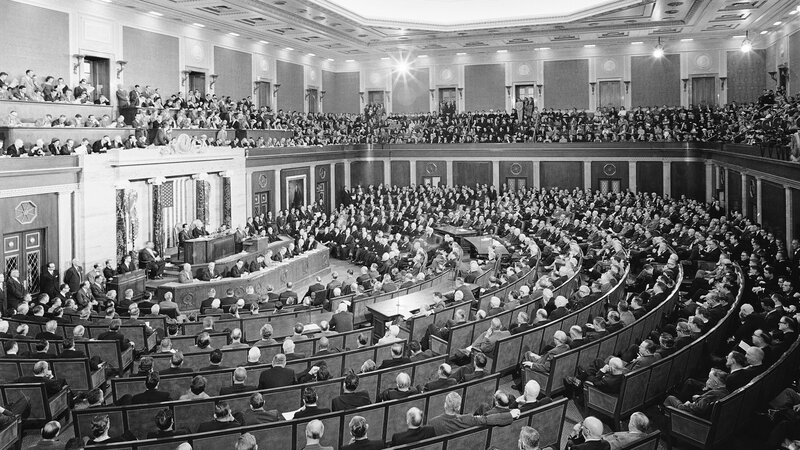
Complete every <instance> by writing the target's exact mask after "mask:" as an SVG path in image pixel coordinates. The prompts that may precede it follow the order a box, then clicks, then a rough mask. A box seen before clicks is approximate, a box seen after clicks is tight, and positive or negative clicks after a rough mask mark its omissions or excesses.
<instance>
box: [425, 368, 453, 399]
mask: <svg viewBox="0 0 800 450" xmlns="http://www.w3.org/2000/svg"><path fill="white" fill-rule="evenodd" d="M451 373H452V369H451V368H450V364H442V365H440V366H439V369H438V370H437V375H438V376H439V377H438V379H436V380H434V381H429V382H428V383H425V386H423V387H422V392H429V391H435V390H437V389H444V388H446V387H450V386H453V385H454V384H456V380H454V379H453V378H450V374H451Z"/></svg>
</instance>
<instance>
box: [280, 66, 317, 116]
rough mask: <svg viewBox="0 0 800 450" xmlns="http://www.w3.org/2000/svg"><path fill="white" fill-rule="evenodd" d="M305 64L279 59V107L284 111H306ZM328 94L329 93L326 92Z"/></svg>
mask: <svg viewBox="0 0 800 450" xmlns="http://www.w3.org/2000/svg"><path fill="white" fill-rule="evenodd" d="M303 77H304V74H303V66H301V65H300V64H293V63H290V62H286V61H280V60H278V79H277V81H276V83H277V84H280V85H281V86H280V88H278V101H277V105H278V109H282V110H284V111H304V110H305V92H303V82H304V78H303ZM326 96H327V94H326Z"/></svg>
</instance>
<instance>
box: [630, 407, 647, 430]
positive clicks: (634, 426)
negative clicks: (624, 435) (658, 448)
mask: <svg viewBox="0 0 800 450" xmlns="http://www.w3.org/2000/svg"><path fill="white" fill-rule="evenodd" d="M649 430H650V419H648V418H647V416H646V415H645V414H644V413H641V412H638V411H637V412H635V413H633V414H631V418H630V421H628V431H638V432H640V433H648V432H649Z"/></svg>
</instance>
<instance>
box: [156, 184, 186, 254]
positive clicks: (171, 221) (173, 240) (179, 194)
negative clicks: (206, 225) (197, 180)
mask: <svg viewBox="0 0 800 450" xmlns="http://www.w3.org/2000/svg"><path fill="white" fill-rule="evenodd" d="M186 181H187V180H184V179H177V180H169V181H167V182H166V183H164V184H163V185H162V186H161V207H162V209H163V212H164V214H163V217H164V221H163V224H164V229H163V230H161V231H162V232H163V233H164V246H165V248H172V247H176V246H177V245H178V232H180V230H179V229H178V227H179V226H181V225H182V224H184V223H186V222H187V220H186V189H185V183H186ZM190 181H191V180H190ZM191 184H192V185H194V183H191Z"/></svg>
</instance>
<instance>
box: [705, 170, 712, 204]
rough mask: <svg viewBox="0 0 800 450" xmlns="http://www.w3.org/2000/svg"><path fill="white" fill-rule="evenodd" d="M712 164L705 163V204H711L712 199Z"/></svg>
mask: <svg viewBox="0 0 800 450" xmlns="http://www.w3.org/2000/svg"><path fill="white" fill-rule="evenodd" d="M713 178H714V164H713V163H711V161H706V203H711V200H712V199H713V197H714V180H713Z"/></svg>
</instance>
